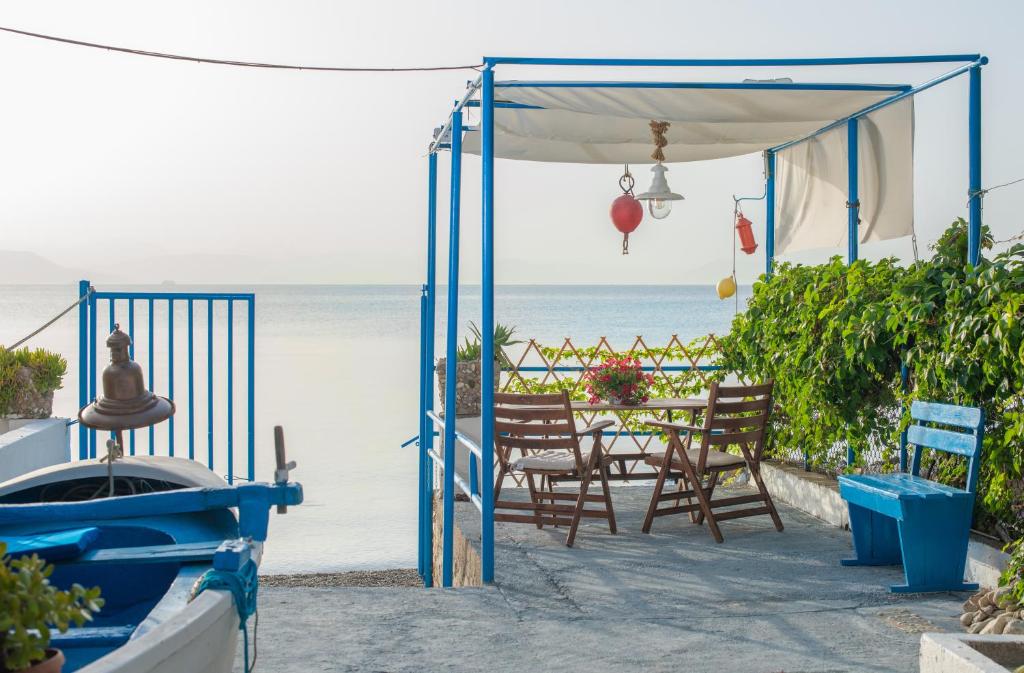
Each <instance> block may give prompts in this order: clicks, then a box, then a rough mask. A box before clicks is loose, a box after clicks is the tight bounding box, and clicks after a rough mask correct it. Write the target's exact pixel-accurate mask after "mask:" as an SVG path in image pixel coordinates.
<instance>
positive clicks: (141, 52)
mask: <svg viewBox="0 0 1024 673" xmlns="http://www.w3.org/2000/svg"><path fill="white" fill-rule="evenodd" d="M0 31H3V32H5V33H13V34H15V35H23V36H25V37H34V38H37V39H40V40H49V41H51V42H60V43H63V44H71V45H75V46H78V47H90V48H92V49H104V50H106V51H116V52H119V53H122V54H132V55H134V56H149V57H151V58H165V59H169V60H172V61H192V62H193V63H209V64H212V65H230V66H235V67H237V68H266V69H270V70H309V71H320V72H432V71H441V70H479V69H480V68H482V67H483V64H482V63H478V64H474V65H440V66H412V67H402V68H383V67H369V68H357V67H348V66H324V65H291V64H284V63H262V62H260V61H234V60H230V59H220V58H205V57H201V56H186V55H183V54H169V53H165V52H161V51H149V50H146V49H132V48H130V47H117V46H113V45H109V44H98V43H96V42H86V41H84V40H74V39H71V38H68V37H58V36H56V35H46V34H43V33H33V32H32V31H28V30H20V29H18V28H8V27H5V26H0Z"/></svg>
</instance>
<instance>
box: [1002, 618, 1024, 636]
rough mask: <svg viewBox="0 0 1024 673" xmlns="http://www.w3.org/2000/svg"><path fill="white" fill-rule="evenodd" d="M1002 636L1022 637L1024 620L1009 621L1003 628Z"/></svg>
mask: <svg viewBox="0 0 1024 673" xmlns="http://www.w3.org/2000/svg"><path fill="white" fill-rule="evenodd" d="M1003 635H1004V636H1008V635H1013V636H1021V635H1024V619H1011V620H1010V621H1008V622H1006V626H1005V627H1004V628H1003Z"/></svg>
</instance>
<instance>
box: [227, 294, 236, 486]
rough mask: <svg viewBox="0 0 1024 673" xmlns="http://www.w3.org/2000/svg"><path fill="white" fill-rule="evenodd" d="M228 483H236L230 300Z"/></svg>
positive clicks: (230, 311) (232, 311)
mask: <svg viewBox="0 0 1024 673" xmlns="http://www.w3.org/2000/svg"><path fill="white" fill-rule="evenodd" d="M227 358H228V381H227V387H228V420H227V423H228V483H229V484H233V483H235V302H233V301H231V300H230V299H228V355H227Z"/></svg>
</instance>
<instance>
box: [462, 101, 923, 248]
mask: <svg viewBox="0 0 1024 673" xmlns="http://www.w3.org/2000/svg"><path fill="white" fill-rule="evenodd" d="M906 88H907V87H905V86H899V85H857V84H791V83H774V82H773V83H767V82H766V83H754V84H753V85H746V84H745V85H744V86H743V87H742V88H737V87H736V85H730V84H712V83H643V82H588V83H579V82H576V83H571V82H498V83H496V84H495V98H496V100H498V101H501V104H500V105H499V106H498V107H496V108H495V110H494V146H495V150H494V153H495V156H496V157H498V158H505V159H518V160H524V161H545V162H558V163H587V164H621V163H631V164H651V163H654V160H653V159H651V152H652V151H653V149H654V147H653V142H652V139H651V130H650V126H649V124H650V122H651V121H652V120H656V121H667V122H669V123H670V127H669V129H668V131H667V133H666V134H665V135H666V138H667V139H668V143H669V144H668V146H667V147H665V148H664V152H665V157H666V159H665V162H666V163H674V162H685V161H703V160H707V159H719V158H724V157H732V156H739V155H744V154H751V153H754V152H760V151H763V150H766V149H769V148H771V147H776V146H778V145H782V144H784V143H787V142H790V141H793V140H798V139H800V138H805V137H807V136H808V135H810V134H812V133H814V132H815V131H818V130H819V129H821V128H824V127H826V126H828V125H829V124H831V123H832V122H835V121H836V120H839V119H843V118H846V117H848V116H850V115H853V114H855V113H857V112H860V111H861V110H864V109H866V108H868V107H870V106H872V105H874V104H875V103H878V102H880V101H883V100H886V99H888V98H891V97H892V96H895V95H897V94H898V93H900V92H901V91H903V90H905V89H906ZM859 123H860V127H859V129H860V133H859V153H858V160H859V183H860V189H859V192H860V202H861V215H860V216H861V220H862V222H861V225H860V240H861V241H874V240H883V239H888V238H898V237H901V236H906V235H909V234H911V233H912V229H913V136H914V106H913V101H912V99H911V98H907V99H905V100H903V101H900V102H898V103H896V104H893V105H889V106H886V107H884V108H881V109H880V110H878V111H876V112H874V113H872V114H870V115H868V116H866V117H862V118H861V120H860V122H859ZM846 142H847V135H846V127H845V125H841V126H839V127H837V128H836V129H834V130H832V131H828V132H826V133H823V134H820V135H819V136H815V137H814V138H812V139H811V140H808V141H805V142H801V143H798V144H796V145H793V146H792V147H790V148H787V149H784V150H781V151H780V152H779V153H778V154H777V157H776V178H777V184H776V190H777V191H776V209H777V210H776V220H775V221H776V243H775V251H776V253H777V254H782V253H785V252H791V251H795V250H802V249H809V248H820V247H835V246H838V245H842V244H843V243H844V242H845V241H846V237H847V209H846V190H847V175H846V171H847V147H846ZM480 150H481V147H480V134H479V132H476V131H471V132H467V133H466V134H465V137H464V140H463V151H464V152H467V153H471V154H480Z"/></svg>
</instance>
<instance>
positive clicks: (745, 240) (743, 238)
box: [736, 213, 757, 255]
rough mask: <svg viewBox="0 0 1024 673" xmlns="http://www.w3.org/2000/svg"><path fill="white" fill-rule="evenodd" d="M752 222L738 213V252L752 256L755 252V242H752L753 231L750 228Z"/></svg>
mask: <svg viewBox="0 0 1024 673" xmlns="http://www.w3.org/2000/svg"><path fill="white" fill-rule="evenodd" d="M751 224H752V222H751V221H750V220H748V219H747V218H745V217H744V216H743V213H740V214H739V216H738V217H737V219H736V231H737V232H738V233H739V235H740V250H742V251H743V252H745V253H747V254H748V255H753V254H754V251H755V250H757V242H756V241H755V240H754V231H753V230H752V229H751V228H750V225H751Z"/></svg>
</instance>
